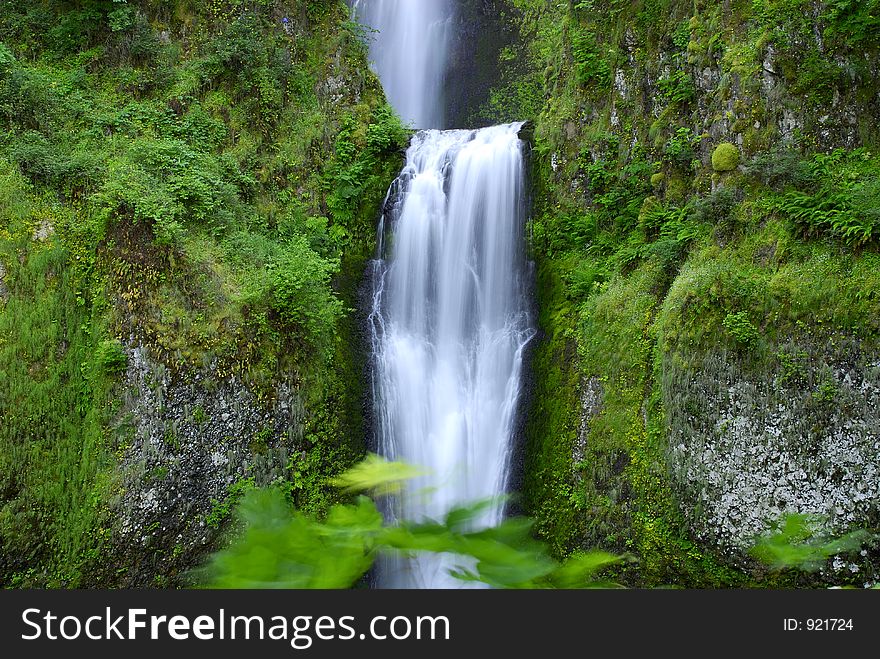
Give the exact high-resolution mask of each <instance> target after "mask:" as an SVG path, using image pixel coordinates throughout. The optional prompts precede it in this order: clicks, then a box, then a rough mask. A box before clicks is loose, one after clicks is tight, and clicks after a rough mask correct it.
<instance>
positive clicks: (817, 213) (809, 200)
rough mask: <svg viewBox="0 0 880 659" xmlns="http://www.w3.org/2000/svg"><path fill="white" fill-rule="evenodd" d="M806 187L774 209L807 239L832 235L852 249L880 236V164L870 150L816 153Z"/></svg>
mask: <svg viewBox="0 0 880 659" xmlns="http://www.w3.org/2000/svg"><path fill="white" fill-rule="evenodd" d="M807 167H808V170H809V177H806V181H807V183H806V184H805V185H804V188H802V189H789V190H788V191H787V192H786V193H785V194H783V195H781V196H779V197H777V198H774V199H773V200H772V201H771V205H772V208H773V210H774V211H775V212H777V213H779V214H780V215H781V216H782V217H785V218H787V219H789V220H791V221H792V222H793V223H794V224H795V225H796V226H797V227H798V228H799V229H800V230H801V231H802V232H803V233H804V234H805V235H807V236H821V235H827V236H831V237H833V238H836V239H838V240H841V241H842V242H844V243H846V244H848V245H852V246H864V245H868V244H872V243H875V242H876V241H877V238H878V236H880V210H878V208H880V165H878V161H877V158H876V157H875V156H874V155H873V154H871V153H870V152H867V151H865V150H858V151H854V152H852V153H849V154H845V153H844V152H843V151H842V150H838V151H835V152H833V153H831V154H827V155H826V154H816V155H815V156H813V159H812V160H811V161H810V162H809V163H808V164H807Z"/></svg>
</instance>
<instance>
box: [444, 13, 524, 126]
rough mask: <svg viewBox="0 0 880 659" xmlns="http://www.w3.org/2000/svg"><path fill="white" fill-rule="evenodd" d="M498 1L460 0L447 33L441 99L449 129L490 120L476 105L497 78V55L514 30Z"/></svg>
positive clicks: (512, 38) (478, 124)
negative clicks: (448, 37)
mask: <svg viewBox="0 0 880 659" xmlns="http://www.w3.org/2000/svg"><path fill="white" fill-rule="evenodd" d="M505 4H506V3H504V2H501V1H500V0H460V1H459V2H457V3H456V11H457V14H456V17H455V24H454V25H453V27H452V29H451V31H450V33H451V34H452V35H453V37H452V43H451V44H450V53H449V68H448V70H447V74H446V84H445V85H444V101H445V103H446V108H447V110H446V111H447V121H448V124H449V126H448V127H449V128H480V127H483V126H486V125H488V124H489V123H491V122H487V121H484V120H483V119H482V118H481V117H480V116H479V111H480V107H481V106H482V105H483V104H484V103H485V102H486V101H487V100H488V99H489V92H490V90H491V89H492V87H493V86H495V85H496V84H497V83H498V81H499V79H500V68H499V64H498V55H499V53H500V52H501V49H502V48H503V47H504V46H506V45H509V44H511V43H512V42H513V40H514V38H515V32H514V30H513V29H512V27H511V26H510V25H509V24H508V23H507V22H506V21H505V20H504V18H503V16H504V14H503V11H502V10H503V9H504V5H505Z"/></svg>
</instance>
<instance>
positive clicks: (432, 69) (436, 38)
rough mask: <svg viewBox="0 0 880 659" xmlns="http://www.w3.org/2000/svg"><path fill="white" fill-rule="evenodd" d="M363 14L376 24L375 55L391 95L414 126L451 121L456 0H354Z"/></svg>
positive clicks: (359, 14)
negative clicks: (448, 104)
mask: <svg viewBox="0 0 880 659" xmlns="http://www.w3.org/2000/svg"><path fill="white" fill-rule="evenodd" d="M353 7H354V10H355V12H356V14H357V17H358V18H359V20H360V21H361V22H362V23H364V24H365V25H367V26H369V27H371V28H372V29H374V30H377V32H378V34H376V35H373V36H372V38H371V39H370V59H371V60H372V61H373V63H374V66H375V69H376V73H377V74H378V75H379V78H380V79H381V80H382V86H383V87H384V88H385V95H386V96H387V97H388V101H389V102H390V103H391V105H392V106H394V109H395V110H397V113H398V114H399V115H400V116H401V118H402V119H403V121H404V122H405V123H411V124H412V126H413V127H414V128H443V127H445V126H446V122H445V118H444V111H443V108H444V103H443V78H444V73H445V70H446V59H447V55H448V49H449V29H450V25H451V23H452V18H453V12H454V5H453V2H452V0H355V2H354V4H353Z"/></svg>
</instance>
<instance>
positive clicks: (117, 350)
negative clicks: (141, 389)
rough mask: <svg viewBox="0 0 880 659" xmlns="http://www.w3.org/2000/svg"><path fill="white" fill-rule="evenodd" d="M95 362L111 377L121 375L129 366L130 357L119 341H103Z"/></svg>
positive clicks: (99, 345)
mask: <svg viewBox="0 0 880 659" xmlns="http://www.w3.org/2000/svg"><path fill="white" fill-rule="evenodd" d="M95 361H96V362H97V364H98V366H100V368H101V369H103V371H104V372H105V373H107V374H109V375H111V376H113V375H119V374H120V373H122V372H123V371H125V367H126V366H127V365H128V355H126V354H125V350H124V349H123V347H122V343H121V342H120V341H118V340H117V339H111V340H107V341H101V343H99V344H98V349H97V350H96V351H95Z"/></svg>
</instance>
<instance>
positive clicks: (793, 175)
mask: <svg viewBox="0 0 880 659" xmlns="http://www.w3.org/2000/svg"><path fill="white" fill-rule="evenodd" d="M745 171H746V174H747V175H748V176H750V177H752V178H755V179H757V180H759V181H760V182H761V183H763V184H764V185H767V186H770V187H773V188H778V189H782V188H785V187H787V186H790V185H791V186H795V187H801V186H803V185H806V184H808V183H809V182H810V181H812V179H813V177H812V174H811V172H810V168H809V165H808V164H807V163H806V162H805V161H804V159H803V157H802V156H801V155H800V154H799V153H798V152H797V151H792V150H791V149H785V148H781V149H776V150H773V151H769V152H766V153H759V154H757V155H756V156H755V157H754V158H752V159H751V160H750V161H749V162H748V164H747V165H746V166H745Z"/></svg>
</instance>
